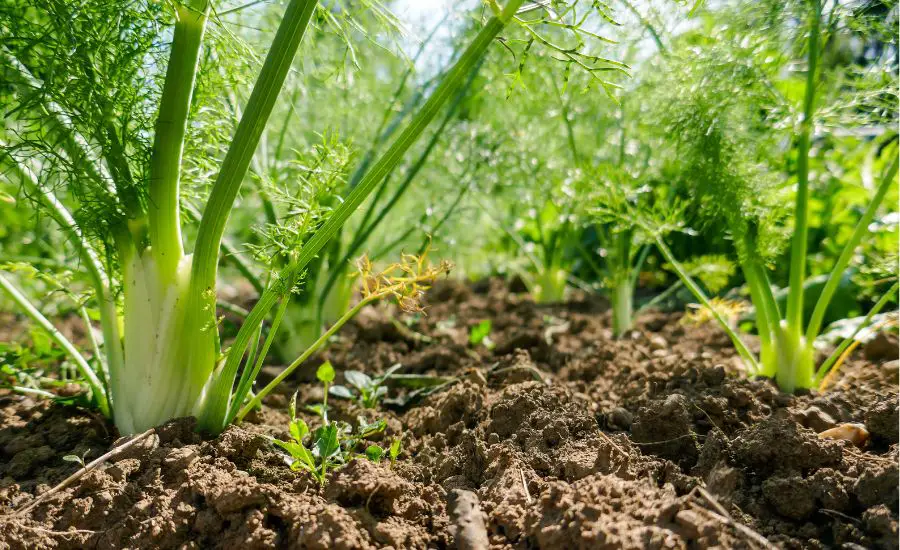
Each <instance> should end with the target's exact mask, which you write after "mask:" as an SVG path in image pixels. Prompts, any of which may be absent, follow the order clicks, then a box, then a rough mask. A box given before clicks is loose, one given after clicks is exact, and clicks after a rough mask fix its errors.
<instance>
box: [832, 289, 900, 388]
mask: <svg viewBox="0 0 900 550" xmlns="http://www.w3.org/2000/svg"><path fill="white" fill-rule="evenodd" d="M898 288H900V282H897V283H894V284H893V285H891V288H890V289H888V291H887V292H885V293H884V295H883V296H882V297H881V298H880V299H879V300H878V301H877V302H876V303H875V305H874V306H872V309H871V310H869V313H868V314H867V315H866V317H865V319H863V321H862V323H860V324H859V325H858V326H857V327H856V329H855V330H854V331H853V334H851V335H850V336H848V337H847V338H844V340H843V341H842V342H841V344H840V345H839V346H838V347H837V348H835V350H834V352H833V353H832V354H831V355H829V356H828V359H826V360H825V362H824V363H822V365H821V366H820V367H819V370H818V371H816V377H815V384H816V385H819V383H821V382H822V379H823V378H825V376H826V375H827V374H828V372H829V371H830V370H831V368H832V367H833V366H834V364H835V362H837V360H838V359H840V357H841V355H842V354H843V353H844V351H846V349H847V348H848V347H850V344H852V343H853V340H854V339H855V338H856V335H857V334H859V333H860V331H861V330H863V329H864V328H866V327H867V326H869V323H871V322H872V318H873V317H875V315H877V314H878V312H879V311H881V310H882V309H884V306H886V305H887V304H888V302H890V301H891V298H896V296H897V289H898Z"/></svg>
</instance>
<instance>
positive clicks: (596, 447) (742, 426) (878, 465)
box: [0, 280, 898, 550]
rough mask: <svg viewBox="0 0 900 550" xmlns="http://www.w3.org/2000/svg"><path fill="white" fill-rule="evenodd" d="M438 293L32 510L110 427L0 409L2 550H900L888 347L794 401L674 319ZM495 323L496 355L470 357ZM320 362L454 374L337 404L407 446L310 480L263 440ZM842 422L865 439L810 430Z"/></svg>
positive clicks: (511, 296) (44, 408)
mask: <svg viewBox="0 0 900 550" xmlns="http://www.w3.org/2000/svg"><path fill="white" fill-rule="evenodd" d="M429 301H430V302H431V304H432V305H431V307H430V308H429V309H428V312H427V316H421V315H420V316H415V317H410V316H406V315H399V314H395V312H394V311H393V310H392V309H391V308H381V309H378V310H375V309H370V310H367V311H365V312H364V313H363V314H361V315H360V316H359V317H358V318H357V320H356V321H355V322H353V323H350V324H348V326H346V327H345V329H344V330H343V331H342V332H341V334H340V336H339V338H338V339H337V340H336V341H335V342H334V343H333V344H332V345H331V346H330V348H329V349H328V350H327V351H326V352H325V353H323V354H322V355H321V356H319V357H317V358H315V360H312V361H310V364H309V366H308V368H306V369H304V370H303V372H302V373H301V375H300V376H296V377H295V378H294V379H292V380H291V381H290V383H289V384H286V387H284V388H283V393H281V394H278V395H272V396H270V397H269V398H268V399H267V401H266V404H265V406H264V407H263V409H262V410H261V411H260V412H259V413H257V414H255V415H253V416H252V418H250V419H249V421H248V422H245V423H244V424H243V425H241V426H232V427H230V428H229V429H228V430H226V431H225V432H224V433H223V434H221V435H220V436H219V437H217V438H202V437H201V436H199V435H197V434H196V433H195V432H194V431H193V421H192V420H191V419H180V420H176V421H174V422H171V423H169V424H167V425H165V426H162V427H160V428H158V429H157V431H156V433H155V434H154V435H152V436H150V437H148V438H146V439H145V440H144V441H143V442H141V443H138V444H137V445H135V446H134V447H132V448H130V449H128V450H126V451H124V452H122V453H120V454H118V455H116V456H114V457H113V458H112V459H110V460H109V461H107V462H106V463H105V464H103V465H102V466H101V467H99V468H97V469H96V470H93V471H91V472H89V473H87V474H86V475H84V476H83V477H82V478H81V479H79V480H78V481H77V482H75V483H74V484H73V485H71V486H69V487H68V488H66V489H63V490H61V491H59V492H57V493H55V494H53V495H52V496H50V497H49V498H47V499H46V500H44V501H42V502H41V503H40V504H39V505H38V506H36V507H35V508H34V509H32V510H30V511H29V512H28V513H27V514H22V515H16V511H17V510H20V509H21V508H22V507H23V506H26V505H28V503H29V502H31V501H32V500H33V499H34V498H35V496H36V495H39V494H41V493H44V492H46V491H48V490H49V489H50V488H51V487H52V486H53V485H55V484H57V483H59V482H60V481H62V480H63V479H64V478H66V477H67V476H69V475H70V474H72V473H74V472H76V471H77V470H78V469H79V468H80V465H78V464H76V463H72V462H68V461H64V460H63V459H62V457H63V456H65V455H72V454H74V455H79V456H81V455H84V454H85V453H87V454H86V460H87V461H90V460H92V459H94V458H96V457H98V456H100V455H102V454H103V453H105V452H106V451H108V450H109V449H110V448H112V447H113V446H114V445H115V444H116V440H117V436H116V434H115V433H114V428H113V427H112V426H111V425H110V424H109V423H108V422H106V421H104V420H103V419H102V418H99V417H98V416H97V415H95V414H91V413H88V412H85V411H81V410H77V409H74V408H65V407H61V406H55V405H49V404H48V403H46V402H36V401H33V400H31V399H27V398H23V397H20V396H14V395H9V394H7V395H0V548H28V549H29V550H40V549H44V548H123V547H128V548H241V549H243V550H250V549H254V548H338V549H341V548H347V549H349V548H387V547H392V548H396V549H400V548H454V547H456V548H484V547H485V542H486V541H487V542H488V544H489V546H490V547H491V548H498V549H500V548H503V549H505V548H708V547H725V548H763V547H773V546H774V547H783V548H860V547H865V548H896V545H897V521H898V492H897V488H898V462H897V460H898V422H897V419H898V414H897V408H898V407H897V404H898V362H897V342H896V340H895V339H894V340H892V341H889V342H888V343H887V344H885V342H882V341H879V342H878V343H877V344H873V345H872V346H868V347H865V348H864V349H860V350H857V351H856V352H855V353H854V355H853V356H852V358H851V359H850V360H849V362H848V363H846V364H845V365H844V367H843V368H842V369H841V371H840V374H839V376H838V377H837V379H836V380H835V381H834V383H833V384H832V386H831V388H830V391H828V392H827V393H824V394H823V393H817V392H807V393H805V394H802V395H793V396H792V395H785V394H782V393H780V392H779V391H778V390H777V388H776V387H775V386H774V385H773V384H772V383H771V382H769V381H767V380H750V379H747V378H746V377H745V376H743V375H742V374H741V372H740V367H739V363H738V361H737V359H736V356H735V353H734V351H733V349H732V348H731V346H730V344H729V342H728V339H727V338H726V337H725V335H724V334H722V333H721V332H720V331H719V330H718V329H717V328H716V327H715V326H712V325H700V326H696V325H695V326H685V325H683V324H681V323H680V322H679V318H680V315H677V314H664V313H658V312H651V313H648V314H645V315H643V316H642V317H641V318H640V319H639V323H638V326H637V328H636V329H635V330H633V331H632V332H630V333H629V334H627V335H626V336H625V337H624V338H621V339H619V340H616V339H613V338H612V334H611V331H610V328H609V327H610V319H609V314H608V311H607V308H606V306H605V304H604V303H602V302H600V301H595V300H590V299H587V298H584V297H577V296H576V299H575V300H573V301H570V302H568V303H565V304H558V305H553V306H540V305H535V304H534V303H533V302H531V301H530V300H529V299H528V298H527V297H526V296H525V295H521V294H516V293H512V292H510V291H509V290H508V289H507V287H506V286H505V285H504V284H503V283H502V282H500V281H496V280H495V281H486V282H482V283H478V284H474V285H462V284H459V283H453V282H447V283H442V284H440V285H438V286H436V287H435V289H434V290H433V291H432V292H431V293H430V295H429ZM485 319H490V320H491V322H492V331H491V333H490V339H491V340H492V341H493V342H494V343H495V347H494V348H493V349H488V348H487V347H485V346H483V345H481V346H477V347H474V346H471V345H469V343H468V335H469V328H470V327H472V326H474V325H476V324H478V323H479V322H480V321H482V320H485ZM398 321H399V322H398ZM886 338H887V339H888V340H891V338H893V337H886ZM880 340H884V338H881V339H880ZM326 358H327V359H329V360H331V361H332V363H333V364H334V366H335V368H336V369H337V370H338V372H339V373H340V372H341V371H343V370H345V369H357V370H363V371H365V372H368V373H379V372H383V371H384V370H386V369H387V368H389V367H390V366H391V365H394V364H396V363H400V364H401V365H403V369H402V371H401V372H404V373H422V374H433V375H440V376H454V377H457V382H456V383H454V384H452V385H449V386H447V387H445V388H443V389H441V390H440V391H438V392H435V393H434V394H432V395H430V396H428V397H426V398H424V399H422V400H421V401H418V402H414V403H412V404H411V405H410V406H408V407H406V408H402V409H401V408H388V407H387V406H382V407H381V408H380V409H379V410H378V411H377V412H375V411H365V410H362V409H360V408H359V407H358V406H357V405H355V404H353V403H351V402H349V401H340V400H336V399H332V400H330V401H329V403H330V405H331V414H332V417H335V416H336V417H339V418H345V419H348V420H349V419H355V417H356V416H357V415H363V416H366V417H367V418H369V419H371V418H374V415H375V414H378V415H380V416H381V417H382V418H386V419H387V421H388V429H387V431H386V434H385V439H386V440H387V439H390V438H392V437H394V436H398V435H402V437H403V452H402V454H401V456H400V458H399V460H398V461H397V462H396V464H395V465H394V466H393V467H390V466H389V464H388V463H381V464H375V463H372V462H369V461H366V460H355V461H353V462H351V463H350V464H349V465H348V466H346V467H345V468H343V469H341V470H339V471H337V472H336V473H334V474H333V475H332V476H331V477H330V478H329V480H328V483H327V485H326V486H325V487H324V488H322V487H320V486H319V485H318V483H316V482H315V481H314V480H313V479H312V478H311V477H310V476H309V475H308V474H306V473H303V472H294V471H292V470H291V469H290V468H288V467H287V465H286V461H285V456H284V455H283V454H282V453H281V452H280V451H278V450H276V449H275V447H274V446H273V445H272V444H271V443H270V442H269V441H268V440H267V439H266V438H265V437H264V436H265V435H272V436H276V437H279V438H282V439H286V438H287V437H288V434H287V433H286V428H287V419H288V417H287V413H286V410H287V400H288V397H289V396H290V395H291V394H292V393H293V392H294V391H295V390H298V392H299V396H298V400H299V402H300V403H303V404H313V403H316V402H317V401H319V400H321V397H322V389H321V387H320V386H319V385H318V384H315V383H314V382H313V381H312V379H313V371H314V368H315V367H316V366H317V365H318V364H319V363H320V362H321V361H322V360H323V359H326ZM339 376H340V375H339ZM400 393H401V390H398V389H392V390H391V392H390V396H394V395H397V394H400ZM307 420H308V421H310V422H312V420H313V419H312V417H308V418H307ZM844 423H859V424H863V425H864V426H865V429H866V430H867V432H868V434H869V437H868V439H867V440H866V441H865V443H863V444H862V445H861V446H855V445H854V444H853V443H852V442H850V441H846V440H843V439H829V438H823V437H819V436H818V435H817V434H818V433H820V432H823V431H825V430H828V429H830V428H833V427H835V426H838V425H841V424H844Z"/></svg>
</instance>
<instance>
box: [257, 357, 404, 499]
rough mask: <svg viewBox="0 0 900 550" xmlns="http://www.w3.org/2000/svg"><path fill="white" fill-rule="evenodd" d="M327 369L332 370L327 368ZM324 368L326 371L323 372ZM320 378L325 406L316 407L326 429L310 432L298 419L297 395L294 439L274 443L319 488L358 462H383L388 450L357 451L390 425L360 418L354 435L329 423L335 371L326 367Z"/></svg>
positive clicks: (336, 423) (291, 428)
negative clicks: (329, 406)
mask: <svg viewBox="0 0 900 550" xmlns="http://www.w3.org/2000/svg"><path fill="white" fill-rule="evenodd" d="M325 365H328V366H327V367H325ZM323 367H325V368H324V369H323ZM316 374H317V376H318V378H319V380H320V381H321V382H322V383H323V385H324V389H325V391H324V397H323V399H322V403H321V404H319V405H316V407H315V410H316V411H317V413H319V417H320V418H321V419H322V425H321V426H319V427H318V428H316V429H315V430H313V431H310V428H309V426H308V425H307V423H306V422H305V421H304V420H303V419H302V418H299V417H297V394H294V396H293V397H292V398H291V403H290V406H289V413H290V417H291V421H290V424H289V425H288V431H289V432H290V434H291V439H290V440H289V441H281V440H279V439H273V440H272V443H273V444H275V445H276V446H278V447H280V448H281V449H282V450H284V451H286V452H287V453H288V455H289V456H290V458H291V462H290V466H291V469H292V470H295V471H305V472H308V473H310V474H311V475H312V476H313V478H314V479H315V480H316V481H317V482H318V483H319V485H325V482H326V480H327V478H328V474H329V473H330V472H333V471H335V470H337V469H339V468H341V467H342V466H344V465H346V464H348V463H349V462H350V461H351V460H353V459H355V458H365V459H368V460H371V461H372V462H380V461H381V457H382V455H383V454H384V449H382V448H381V447H379V446H378V445H374V444H370V445H367V446H366V447H365V449H364V450H363V452H362V453H359V452H358V451H357V449H359V448H360V447H361V446H362V445H363V444H364V442H365V440H366V439H368V438H370V437H372V436H374V435H377V434H380V433H382V432H384V430H385V428H386V427H387V423H386V422H385V421H384V420H376V421H374V422H367V421H366V420H365V419H364V418H362V417H359V418H357V427H356V430H355V431H354V430H353V427H352V426H351V425H350V424H348V423H346V422H340V421H329V420H328V387H329V384H330V383H331V381H333V380H334V369H332V368H331V365H329V364H328V363H325V364H323V366H322V367H319V370H318V372H317V373H316ZM307 436H308V437H307ZM305 440H308V441H305ZM392 461H393V458H392Z"/></svg>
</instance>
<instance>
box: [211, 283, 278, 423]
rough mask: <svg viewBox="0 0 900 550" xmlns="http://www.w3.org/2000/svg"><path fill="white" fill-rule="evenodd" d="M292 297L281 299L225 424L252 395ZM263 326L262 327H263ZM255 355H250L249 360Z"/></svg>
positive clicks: (240, 383)
mask: <svg viewBox="0 0 900 550" xmlns="http://www.w3.org/2000/svg"><path fill="white" fill-rule="evenodd" d="M290 298H291V297H290V295H286V296H284V297H283V298H282V299H281V304H279V306H278V310H277V311H276V312H275V318H274V319H273V320H272V326H271V327H270V328H269V333H268V334H267V335H266V340H265V342H263V347H262V349H261V350H260V352H259V355H258V356H257V357H256V362H255V363H254V365H253V368H252V369H246V367H245V370H244V372H243V373H241V379H240V382H239V383H238V387H237V390H235V392H234V396H233V397H232V400H231V405H230V406H229V409H228V416H227V417H226V418H225V423H226V424H227V423H229V422H231V421H233V420H234V417H235V416H237V413H238V411H239V410H240V407H241V405H242V404H243V403H244V399H246V397H247V395H248V394H249V393H250V390H251V389H252V387H253V381H254V380H256V377H257V376H258V375H259V371H260V370H261V369H262V364H263V360H264V359H265V358H266V355H268V353H269V348H271V347H272V342H274V341H275V334H276V333H277V332H278V328H279V326H280V325H281V321H282V320H283V319H284V312H285V310H286V309H287V306H288V303H290ZM261 326H262V325H260V327H261ZM252 355H253V354H250V356H249V357H248V363H249V359H250V358H251V357H252Z"/></svg>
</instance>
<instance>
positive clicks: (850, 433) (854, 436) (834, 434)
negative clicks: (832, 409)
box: [819, 423, 869, 447]
mask: <svg viewBox="0 0 900 550" xmlns="http://www.w3.org/2000/svg"><path fill="white" fill-rule="evenodd" d="M819 437H820V438H821V439H843V440H844V441H849V442H851V443H853V444H854V445H856V446H857V447H862V446H863V445H865V444H866V441H868V440H869V431H868V430H866V427H865V426H863V425H862V424H850V423H847V424H841V425H840V426H836V427H834V428H831V429H830V430H825V431H824V432H822V433H820V434H819Z"/></svg>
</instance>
